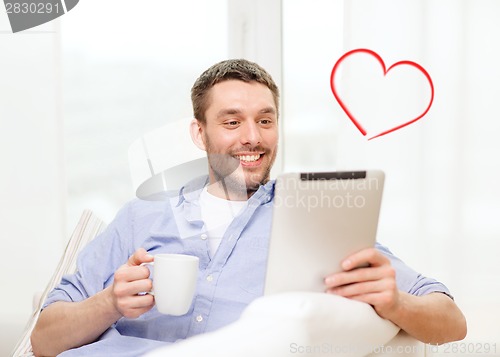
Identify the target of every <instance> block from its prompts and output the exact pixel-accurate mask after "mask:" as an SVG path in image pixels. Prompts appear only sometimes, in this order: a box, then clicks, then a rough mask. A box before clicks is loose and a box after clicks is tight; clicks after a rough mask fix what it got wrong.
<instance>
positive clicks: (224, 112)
mask: <svg viewBox="0 0 500 357" xmlns="http://www.w3.org/2000/svg"><path fill="white" fill-rule="evenodd" d="M240 113H241V110H239V109H236V108H229V109H222V110H220V111H219V112H218V113H217V118H222V117H225V116H226V115H234V114H240Z"/></svg>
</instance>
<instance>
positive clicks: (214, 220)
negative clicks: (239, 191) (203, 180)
mask: <svg viewBox="0 0 500 357" xmlns="http://www.w3.org/2000/svg"><path fill="white" fill-rule="evenodd" d="M246 205H247V201H230V200H225V199H223V198H219V197H216V196H214V195H212V194H211V193H209V192H208V190H207V186H205V187H204V188H203V191H202V192H201V195H200V208H201V218H202V220H203V222H205V229H206V230H207V235H208V246H209V249H210V256H211V257H213V256H214V255H215V252H216V251H217V248H219V245H220V243H221V241H222V237H223V236H224V233H225V232H226V230H227V227H229V225H230V224H231V222H232V221H233V219H234V217H236V216H237V215H238V214H239V213H240V212H241V211H242V210H243V208H244V207H245V206H246Z"/></svg>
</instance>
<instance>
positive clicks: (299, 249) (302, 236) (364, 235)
mask: <svg viewBox="0 0 500 357" xmlns="http://www.w3.org/2000/svg"><path fill="white" fill-rule="evenodd" d="M384 177H385V176H384V173H383V172H382V171H380V170H367V171H342V172H309V173H288V174H283V175H280V176H279V177H278V178H277V179H276V185H275V192H274V201H273V220H272V226H271V236H270V241H269V253H268V260H267V272H266V280H265V287H264V294H265V295H269V294H274V293H279V292H286V291H313V292H314V291H315V292H321V291H324V290H325V285H324V278H325V277H326V276H327V275H330V274H332V273H335V272H339V271H341V270H342V269H341V267H340V264H341V262H342V260H343V259H345V258H347V257H348V256H349V255H351V254H353V253H355V252H357V251H359V250H361V249H364V248H368V247H373V246H374V245H375V240H376V233H377V225H378V218H379V212H380V205H381V200H382V192H383V187H384Z"/></svg>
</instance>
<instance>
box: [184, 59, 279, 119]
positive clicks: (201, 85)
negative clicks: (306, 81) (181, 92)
mask: <svg viewBox="0 0 500 357" xmlns="http://www.w3.org/2000/svg"><path fill="white" fill-rule="evenodd" d="M231 79H236V80H240V81H244V82H257V83H261V84H263V85H265V86H266V87H267V88H269V90H270V91H271V93H272V94H273V99H274V104H275V105H276V110H277V111H278V110H279V89H278V86H277V85H276V83H274V80H273V78H272V77H271V75H270V74H269V73H267V72H266V70H265V69H264V68H262V67H261V66H259V65H258V64H257V63H254V62H250V61H248V60H245V59H230V60H225V61H222V62H219V63H216V64H214V65H213V66H212V67H210V68H209V69H207V70H206V71H205V72H203V73H202V74H201V75H200V76H199V77H198V79H197V80H196V82H195V83H194V85H193V88H191V101H192V103H193V114H194V117H195V118H196V119H198V120H199V121H200V122H201V123H203V124H205V123H206V120H207V119H206V117H205V112H206V110H207V108H208V105H209V99H210V98H209V92H210V89H211V88H212V87H213V86H214V85H216V84H217V83H220V82H223V81H227V80H231Z"/></svg>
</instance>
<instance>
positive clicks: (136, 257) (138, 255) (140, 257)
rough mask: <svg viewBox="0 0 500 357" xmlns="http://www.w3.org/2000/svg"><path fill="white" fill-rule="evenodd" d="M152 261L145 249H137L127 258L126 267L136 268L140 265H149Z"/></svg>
mask: <svg viewBox="0 0 500 357" xmlns="http://www.w3.org/2000/svg"><path fill="white" fill-rule="evenodd" d="M153 260H154V258H153V256H152V255H151V254H148V252H147V251H146V249H144V248H139V249H137V250H136V251H135V253H134V254H132V255H131V256H130V258H128V261H127V265H128V266H138V265H141V264H142V263H149V262H152V261H153Z"/></svg>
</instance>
